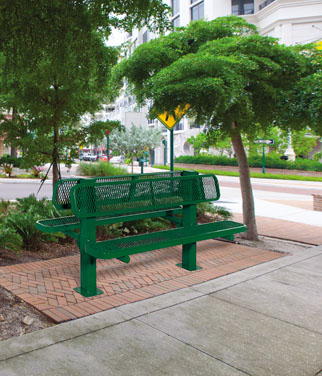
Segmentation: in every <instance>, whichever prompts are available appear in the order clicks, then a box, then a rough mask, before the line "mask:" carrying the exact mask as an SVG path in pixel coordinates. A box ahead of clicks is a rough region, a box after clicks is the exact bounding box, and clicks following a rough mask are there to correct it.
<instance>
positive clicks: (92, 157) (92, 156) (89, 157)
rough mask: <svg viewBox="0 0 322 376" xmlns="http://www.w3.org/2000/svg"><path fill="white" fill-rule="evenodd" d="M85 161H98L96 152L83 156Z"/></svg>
mask: <svg viewBox="0 0 322 376" xmlns="http://www.w3.org/2000/svg"><path fill="white" fill-rule="evenodd" d="M82 160H83V161H90V162H95V161H97V155H96V154H91V153H90V154H84V155H83V157H82Z"/></svg>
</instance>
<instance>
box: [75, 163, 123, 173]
mask: <svg viewBox="0 0 322 376" xmlns="http://www.w3.org/2000/svg"><path fill="white" fill-rule="evenodd" d="M78 173H79V174H80V175H83V176H116V175H127V174H128V172H127V170H125V169H124V168H122V167H115V166H113V165H112V164H110V163H106V162H103V161H99V162H94V163H80V165H79V166H78Z"/></svg>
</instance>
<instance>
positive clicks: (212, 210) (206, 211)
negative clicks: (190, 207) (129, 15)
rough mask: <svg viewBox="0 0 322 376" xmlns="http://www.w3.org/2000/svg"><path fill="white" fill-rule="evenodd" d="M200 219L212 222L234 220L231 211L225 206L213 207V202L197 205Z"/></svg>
mask: <svg viewBox="0 0 322 376" xmlns="http://www.w3.org/2000/svg"><path fill="white" fill-rule="evenodd" d="M197 217H198V219H199V220H200V219H207V218H209V219H211V221H213V220H215V221H227V220H229V219H231V218H232V213H231V211H230V210H229V209H227V208H224V207H223V206H216V205H212V203H211V202H201V203H199V204H198V205H197Z"/></svg>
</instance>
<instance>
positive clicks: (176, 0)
mask: <svg viewBox="0 0 322 376" xmlns="http://www.w3.org/2000/svg"><path fill="white" fill-rule="evenodd" d="M172 12H173V15H174V16H175V15H176V14H177V13H179V12H180V0H172Z"/></svg>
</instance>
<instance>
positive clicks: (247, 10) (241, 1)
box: [231, 0, 254, 16]
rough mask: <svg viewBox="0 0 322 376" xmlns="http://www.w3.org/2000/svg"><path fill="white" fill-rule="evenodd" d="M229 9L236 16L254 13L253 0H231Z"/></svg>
mask: <svg viewBox="0 0 322 376" xmlns="http://www.w3.org/2000/svg"><path fill="white" fill-rule="evenodd" d="M231 11H232V14H235V15H236V16H242V15H244V14H254V0H232V1H231Z"/></svg>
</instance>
